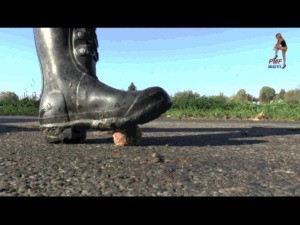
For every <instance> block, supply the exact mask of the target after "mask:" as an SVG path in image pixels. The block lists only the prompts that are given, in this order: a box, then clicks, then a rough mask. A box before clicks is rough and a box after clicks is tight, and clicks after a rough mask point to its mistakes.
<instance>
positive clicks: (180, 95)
mask: <svg viewBox="0 0 300 225" xmlns="http://www.w3.org/2000/svg"><path fill="white" fill-rule="evenodd" d="M198 97H200V95H199V94H198V93H197V92H193V91H191V90H187V91H179V92H176V93H175V94H174V96H173V99H174V100H175V99H178V100H179V99H189V100H191V99H195V98H198Z"/></svg>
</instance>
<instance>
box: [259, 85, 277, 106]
mask: <svg viewBox="0 0 300 225" xmlns="http://www.w3.org/2000/svg"><path fill="white" fill-rule="evenodd" d="M274 98H275V90H274V89H273V88H271V87H266V86H265V87H263V88H262V89H260V92H259V101H260V102H261V103H270V102H271V101H272V100H273V99H274Z"/></svg>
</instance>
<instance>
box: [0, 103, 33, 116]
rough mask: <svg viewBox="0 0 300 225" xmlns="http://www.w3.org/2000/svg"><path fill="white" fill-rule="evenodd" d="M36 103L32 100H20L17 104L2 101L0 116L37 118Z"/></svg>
mask: <svg viewBox="0 0 300 225" xmlns="http://www.w3.org/2000/svg"><path fill="white" fill-rule="evenodd" d="M38 111H39V110H38V102H37V101H35V100H33V99H22V100H20V101H17V102H11V101H3V102H1V104H0V115H10V116H16V115H19V116H20V115H22V116H38Z"/></svg>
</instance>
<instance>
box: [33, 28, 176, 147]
mask: <svg viewBox="0 0 300 225" xmlns="http://www.w3.org/2000/svg"><path fill="white" fill-rule="evenodd" d="M95 31H96V30H95V29H87V28H36V29H34V36H35V44H36V49H37V53H38V56H39V61H40V65H41V69H42V74H43V91H42V97H41V102H40V108H39V119H40V125H41V129H42V131H43V133H44V135H45V136H46V140H47V141H48V142H67V141H72V142H73V141H75V142H76V141H80V140H81V139H85V138H86V130H87V129H89V128H93V129H98V130H114V129H119V128H122V127H125V126H130V125H136V124H144V123H147V122H149V121H151V120H154V119H156V118H158V117H159V116H160V115H161V114H162V113H164V112H165V111H167V110H168V109H169V108H170V107H171V104H172V103H171V100H170V97H169V95H168V94H167V93H166V92H165V91H164V90H163V89H162V88H160V87H152V88H148V89H145V90H143V91H121V90H118V89H114V88H112V87H110V86H108V85H106V84H104V83H102V82H100V81H99V80H98V78H97V76H96V62H97V61H98V52H97V47H98V43H97V36H96V32H95Z"/></svg>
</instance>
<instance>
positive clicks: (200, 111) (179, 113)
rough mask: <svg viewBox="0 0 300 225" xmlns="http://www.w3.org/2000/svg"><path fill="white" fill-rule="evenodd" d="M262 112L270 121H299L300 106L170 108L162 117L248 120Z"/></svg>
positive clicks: (235, 105) (249, 104)
mask: <svg viewBox="0 0 300 225" xmlns="http://www.w3.org/2000/svg"><path fill="white" fill-rule="evenodd" d="M261 112H263V113H264V114H265V116H266V118H268V119H270V120H291V121H300V104H287V103H272V104H264V105H254V104H252V103H229V104H224V105H223V106H222V105H219V106H218V107H217V106H214V107H203V108H200V107H195V106H194V107H186V108H180V107H176V104H175V105H174V106H172V107H171V109H170V110H168V111H167V112H166V113H164V114H163V117H167V118H203V119H250V118H254V117H255V116H257V115H258V114H259V113H261Z"/></svg>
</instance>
